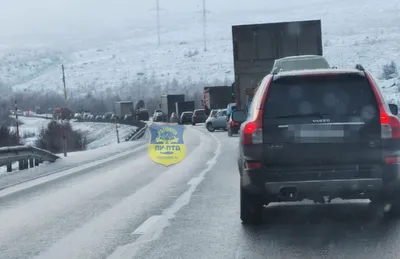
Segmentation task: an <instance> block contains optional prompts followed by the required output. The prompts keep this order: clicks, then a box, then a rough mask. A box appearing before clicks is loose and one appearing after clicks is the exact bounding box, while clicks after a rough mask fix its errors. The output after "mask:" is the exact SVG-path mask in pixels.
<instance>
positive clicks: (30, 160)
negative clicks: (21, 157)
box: [29, 158, 33, 168]
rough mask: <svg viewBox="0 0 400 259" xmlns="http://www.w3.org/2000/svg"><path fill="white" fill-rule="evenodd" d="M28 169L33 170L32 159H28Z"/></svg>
mask: <svg viewBox="0 0 400 259" xmlns="http://www.w3.org/2000/svg"><path fill="white" fill-rule="evenodd" d="M29 167H30V168H33V158H29Z"/></svg>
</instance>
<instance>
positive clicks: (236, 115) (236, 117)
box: [231, 110, 247, 123]
mask: <svg viewBox="0 0 400 259" xmlns="http://www.w3.org/2000/svg"><path fill="white" fill-rule="evenodd" d="M231 118H232V120H233V121H234V122H239V123H242V122H245V121H246V119H247V113H246V112H245V111H244V110H235V111H233V112H232V115H231Z"/></svg>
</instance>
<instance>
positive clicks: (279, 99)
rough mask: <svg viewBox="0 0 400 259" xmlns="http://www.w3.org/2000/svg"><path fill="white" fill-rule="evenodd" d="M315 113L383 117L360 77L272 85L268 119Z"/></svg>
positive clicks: (294, 80) (266, 110) (295, 79)
mask: <svg viewBox="0 0 400 259" xmlns="http://www.w3.org/2000/svg"><path fill="white" fill-rule="evenodd" d="M315 112H318V113H323V114H327V117H360V118H366V117H369V118H372V117H375V116H377V115H378V114H379V113H378V107H377V103H376V99H375V96H374V93H373V90H372V88H371V86H370V85H369V83H368V81H367V79H366V78H365V77H362V76H359V75H332V76H303V77H285V78H278V79H277V80H275V81H274V82H272V84H271V86H270V88H269V90H268V94H267V102H266V104H265V106H264V117H265V118H275V117H279V116H288V115H289V116H290V115H294V114H308V113H315Z"/></svg>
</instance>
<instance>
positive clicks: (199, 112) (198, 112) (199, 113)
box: [194, 110, 205, 115]
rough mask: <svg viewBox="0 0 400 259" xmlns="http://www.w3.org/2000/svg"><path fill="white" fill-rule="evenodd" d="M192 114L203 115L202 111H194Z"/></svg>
mask: <svg viewBox="0 0 400 259" xmlns="http://www.w3.org/2000/svg"><path fill="white" fill-rule="evenodd" d="M194 113H195V114H196V115H204V114H205V113H204V110H196V111H194Z"/></svg>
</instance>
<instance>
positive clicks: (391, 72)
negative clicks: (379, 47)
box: [381, 61, 399, 80]
mask: <svg viewBox="0 0 400 259" xmlns="http://www.w3.org/2000/svg"><path fill="white" fill-rule="evenodd" d="M397 76H399V74H398V70H397V65H396V63H395V62H394V61H392V62H390V63H389V64H386V65H384V66H383V68H382V75H381V78H382V79H384V80H388V79H392V78H396V77H397Z"/></svg>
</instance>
